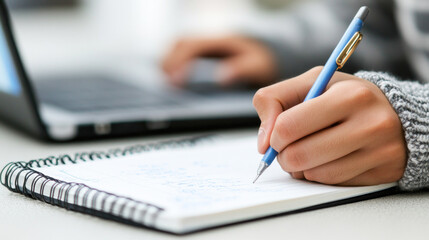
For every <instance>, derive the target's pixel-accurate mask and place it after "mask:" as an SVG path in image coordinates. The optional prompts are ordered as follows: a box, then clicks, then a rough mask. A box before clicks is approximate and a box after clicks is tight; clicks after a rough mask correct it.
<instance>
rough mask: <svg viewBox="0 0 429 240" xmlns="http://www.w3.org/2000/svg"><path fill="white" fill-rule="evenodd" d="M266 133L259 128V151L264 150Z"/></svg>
mask: <svg viewBox="0 0 429 240" xmlns="http://www.w3.org/2000/svg"><path fill="white" fill-rule="evenodd" d="M265 137H266V133H265V130H264V129H263V128H259V131H258V150H260V149H262V145H263V144H264V142H265Z"/></svg>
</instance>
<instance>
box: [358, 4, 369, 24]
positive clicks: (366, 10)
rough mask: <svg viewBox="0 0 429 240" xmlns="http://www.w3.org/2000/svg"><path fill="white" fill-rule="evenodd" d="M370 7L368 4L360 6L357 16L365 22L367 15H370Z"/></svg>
mask: <svg viewBox="0 0 429 240" xmlns="http://www.w3.org/2000/svg"><path fill="white" fill-rule="evenodd" d="M368 13H369V8H368V7H367V6H363V7H361V8H359V11H358V12H357V13H356V16H355V18H359V19H360V20H362V22H365V19H366V17H367V16H368Z"/></svg>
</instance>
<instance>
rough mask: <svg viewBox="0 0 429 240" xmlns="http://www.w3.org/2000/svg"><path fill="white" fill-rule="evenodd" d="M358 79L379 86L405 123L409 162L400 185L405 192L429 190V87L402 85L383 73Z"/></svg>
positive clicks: (403, 83)
mask: <svg viewBox="0 0 429 240" xmlns="http://www.w3.org/2000/svg"><path fill="white" fill-rule="evenodd" d="M356 76H358V77H360V78H363V79H366V80H368V81H370V82H372V83H374V84H375V85H377V86H378V87H379V88H380V89H381V91H383V93H384V94H385V96H386V97H387V99H388V100H389V101H390V103H391V105H392V107H393V108H394V109H395V111H396V113H397V114H398V116H399V119H400V120H401V123H402V128H403V131H404V135H405V140H406V143H407V149H408V161H407V167H406V169H405V172H404V175H403V177H402V178H401V180H400V181H399V186H400V188H401V189H403V190H417V189H422V188H426V187H429V84H420V83H417V82H409V81H398V79H397V78H395V77H393V76H391V75H389V74H386V73H379V72H364V71H361V72H358V73H356Z"/></svg>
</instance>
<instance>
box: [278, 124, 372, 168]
mask: <svg viewBox="0 0 429 240" xmlns="http://www.w3.org/2000/svg"><path fill="white" fill-rule="evenodd" d="M354 126H355V124H354V123H351V122H345V123H341V124H339V125H336V126H333V127H330V128H327V129H324V130H323V131H319V132H316V133H314V134H311V135H310V136H307V137H305V138H302V139H300V140H299V141H295V142H293V143H291V144H289V145H288V146H287V147H286V148H285V149H284V150H282V151H281V152H280V153H279V155H278V156H277V159H278V162H279V164H280V165H281V166H282V168H283V170H285V171H286V172H297V171H303V170H307V169H312V168H314V167H317V166H321V165H323V164H326V163H329V162H330V161H333V160H335V159H339V158H341V157H343V156H346V155H348V154H350V153H352V152H354V151H357V150H359V149H360V148H362V147H363V146H365V145H366V144H367V141H368V140H367V139H366V138H365V136H364V135H363V134H361V132H360V131H359V129H356V128H355V127H354ZM344 133H347V134H344ZM273 135H274V134H273Z"/></svg>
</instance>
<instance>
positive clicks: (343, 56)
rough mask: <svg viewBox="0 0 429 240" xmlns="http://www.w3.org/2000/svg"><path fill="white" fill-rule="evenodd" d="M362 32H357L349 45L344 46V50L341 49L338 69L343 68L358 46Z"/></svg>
mask: <svg viewBox="0 0 429 240" xmlns="http://www.w3.org/2000/svg"><path fill="white" fill-rule="evenodd" d="M362 37H363V35H362V33H360V32H356V33H355V34H354V35H353V37H352V38H351V39H350V41H349V42H348V43H347V45H346V46H345V47H344V49H343V51H341V53H340V55H338V58H337V65H338V69H341V68H342V67H343V66H344V64H346V62H347V60H349V58H350V56H351V55H352V54H353V52H354V51H355V49H356V47H357V46H358V45H359V43H360V41H361V40H362Z"/></svg>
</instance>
